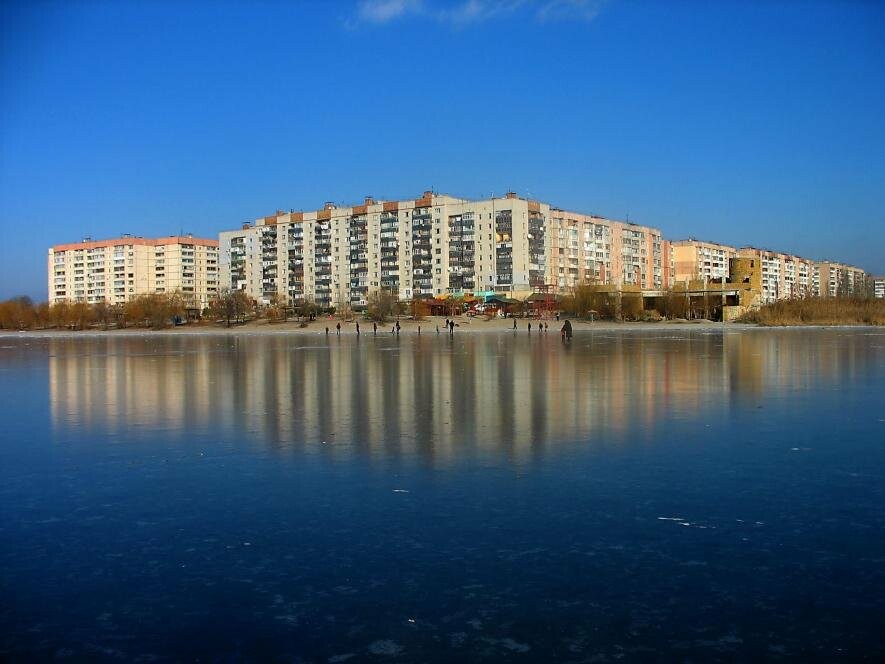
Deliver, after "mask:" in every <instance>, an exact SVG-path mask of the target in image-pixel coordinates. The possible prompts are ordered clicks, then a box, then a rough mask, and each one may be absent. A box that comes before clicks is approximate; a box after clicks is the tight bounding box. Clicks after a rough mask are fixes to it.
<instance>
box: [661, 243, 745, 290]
mask: <svg viewBox="0 0 885 664" xmlns="http://www.w3.org/2000/svg"><path fill="white" fill-rule="evenodd" d="M669 247H670V254H669V255H670V262H671V266H672V268H671V269H672V272H671V279H672V281H720V280H722V279H723V278H725V279H727V278H728V265H729V261H730V260H731V259H732V258H737V255H738V253H737V249H736V248H734V247H729V246H728V245H725V244H719V243H718V242H705V241H702V240H695V239H694V238H688V239H687V240H675V241H671V242H670V243H669Z"/></svg>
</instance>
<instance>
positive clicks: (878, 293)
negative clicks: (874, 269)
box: [872, 277, 885, 299]
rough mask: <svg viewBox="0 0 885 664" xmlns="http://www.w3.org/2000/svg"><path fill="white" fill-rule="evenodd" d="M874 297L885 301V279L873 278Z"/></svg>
mask: <svg viewBox="0 0 885 664" xmlns="http://www.w3.org/2000/svg"><path fill="white" fill-rule="evenodd" d="M872 280H873V297H877V298H879V299H885V277H872Z"/></svg>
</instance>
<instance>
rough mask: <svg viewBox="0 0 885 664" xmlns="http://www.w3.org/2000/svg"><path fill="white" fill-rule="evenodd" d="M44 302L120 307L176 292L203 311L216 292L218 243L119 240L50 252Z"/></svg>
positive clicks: (172, 239) (192, 239)
mask: <svg viewBox="0 0 885 664" xmlns="http://www.w3.org/2000/svg"><path fill="white" fill-rule="evenodd" d="M47 263H48V266H47V268H48V282H49V288H48V292H49V302H50V304H55V303H59V302H86V303H88V304H97V303H99V302H105V303H107V304H123V303H125V302H127V301H128V300H131V299H133V298H135V297H137V296H139V295H145V294H153V293H179V294H181V295H182V296H183V297H184V299H185V303H186V304H187V305H188V306H191V307H194V308H203V307H205V306H206V305H208V303H209V301H210V300H211V299H212V298H213V297H215V295H216V294H217V293H218V241H217V240H207V239H202V238H195V237H193V236H191V235H187V236H171V237H163V238H156V239H148V238H143V237H133V236H130V235H124V236H123V237H120V238H117V239H113V240H96V241H94V240H90V239H86V240H84V241H82V242H75V243H71V244H58V245H55V246H53V247H50V249H49V253H48V257H47Z"/></svg>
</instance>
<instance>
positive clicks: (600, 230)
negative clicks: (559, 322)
mask: <svg viewBox="0 0 885 664" xmlns="http://www.w3.org/2000/svg"><path fill="white" fill-rule="evenodd" d="M219 265H220V275H221V278H220V285H221V287H222V288H232V289H242V290H245V291H246V292H248V293H249V294H250V295H252V296H253V297H255V298H259V299H265V300H267V299H270V298H271V297H273V296H275V295H276V296H283V297H285V298H286V299H287V300H289V301H291V302H296V301H300V300H313V301H315V302H316V303H317V304H319V305H320V306H340V305H342V304H347V305H349V306H354V307H360V306H365V304H366V303H367V299H368V296H369V293H370V292H372V291H375V290H384V291H388V292H391V293H394V294H396V295H397V296H398V297H399V298H400V299H404V300H408V299H413V298H421V297H432V296H436V295H442V294H445V293H477V292H488V291H498V292H512V293H521V292H527V291H531V290H536V289H539V288H547V289H552V290H563V289H566V288H568V287H571V286H574V285H576V284H578V283H581V282H598V283H611V284H638V285H641V286H643V287H645V288H663V287H665V285H666V282H667V265H666V264H665V262H664V261H663V247H662V240H661V232H660V231H659V230H658V229H656V228H651V227H648V226H640V225H637V224H631V223H626V222H621V221H612V220H609V219H604V218H602V217H598V216H594V215H587V214H581V213H577V212H568V211H566V210H562V209H560V208H557V207H554V206H551V205H549V204H547V203H541V202H539V201H533V200H527V199H524V198H520V197H518V196H517V195H516V194H513V193H507V194H506V195H504V196H502V197H499V198H498V197H495V198H489V199H484V200H477V201H471V200H467V199H462V198H455V197H453V196H448V195H443V194H436V193H433V192H431V191H426V192H424V194H423V195H422V196H421V197H420V198H417V199H414V200H404V201H376V200H374V199H373V198H371V197H367V198H366V199H365V201H364V202H363V204H362V205H354V206H347V207H339V206H336V205H334V204H332V203H327V204H326V205H325V206H324V207H323V209H321V210H316V211H310V212H294V211H293V212H282V211H279V212H277V213H276V214H274V215H271V216H268V217H263V218H260V219H258V220H256V221H255V223H254V224H252V223H249V224H244V226H243V228H241V229H240V230H235V231H224V232H222V233H221V235H220V247H219Z"/></svg>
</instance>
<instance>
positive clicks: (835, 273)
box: [812, 261, 867, 297]
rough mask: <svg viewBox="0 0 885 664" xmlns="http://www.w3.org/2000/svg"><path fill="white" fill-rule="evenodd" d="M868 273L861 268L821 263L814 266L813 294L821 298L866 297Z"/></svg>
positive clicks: (827, 262)
mask: <svg viewBox="0 0 885 664" xmlns="http://www.w3.org/2000/svg"><path fill="white" fill-rule="evenodd" d="M866 280H867V273H866V272H864V271H863V270H861V269H860V268H859V267H854V266H853V265H845V264H844V263H835V262H832V261H821V262H818V263H815V265H814V277H813V287H812V288H813V292H814V294H815V295H818V296H820V297H836V296H837V295H865V294H866Z"/></svg>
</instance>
